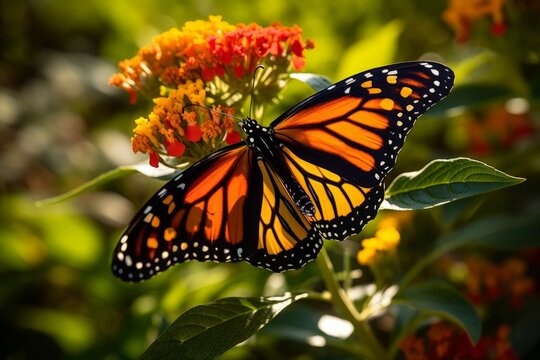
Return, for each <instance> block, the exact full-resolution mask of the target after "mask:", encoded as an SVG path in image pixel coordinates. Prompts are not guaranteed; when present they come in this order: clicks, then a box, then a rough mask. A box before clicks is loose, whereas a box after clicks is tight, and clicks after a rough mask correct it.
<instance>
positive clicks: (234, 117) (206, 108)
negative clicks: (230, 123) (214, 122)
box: [182, 104, 242, 121]
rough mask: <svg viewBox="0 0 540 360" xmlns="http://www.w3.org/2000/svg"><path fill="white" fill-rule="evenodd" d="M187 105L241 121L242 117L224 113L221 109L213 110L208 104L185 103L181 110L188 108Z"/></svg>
mask: <svg viewBox="0 0 540 360" xmlns="http://www.w3.org/2000/svg"><path fill="white" fill-rule="evenodd" d="M189 107H198V108H203V109H205V110H208V112H211V113H216V114H220V115H223V116H228V117H231V118H233V119H235V120H237V121H242V119H241V118H239V117H236V116H234V115H231V114H227V113H224V112H222V111H217V110H214V109H212V108H209V107H208V106H204V105H200V104H187V105H185V106H184V107H183V108H182V112H184V110H185V109H186V108H189Z"/></svg>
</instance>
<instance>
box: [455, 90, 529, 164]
mask: <svg viewBox="0 0 540 360" xmlns="http://www.w3.org/2000/svg"><path fill="white" fill-rule="evenodd" d="M512 101H524V100H521V99H513V100H512ZM510 110H511V109H510ZM464 127H465V133H466V135H467V137H468V141H469V151H471V152H472V153H474V154H475V155H489V154H491V153H493V152H495V151H496V150H500V149H503V150H505V149H509V148H511V147H512V146H514V145H515V144H517V143H518V142H519V141H521V140H522V139H525V138H527V137H530V136H531V135H533V134H534V133H535V132H536V129H535V127H534V124H533V121H532V119H531V117H530V115H529V114H528V113H527V112H511V111H509V110H508V109H507V107H505V106H497V107H493V108H491V109H489V110H488V111H486V112H485V113H482V114H476V115H475V116H469V117H467V118H465V119H464Z"/></svg>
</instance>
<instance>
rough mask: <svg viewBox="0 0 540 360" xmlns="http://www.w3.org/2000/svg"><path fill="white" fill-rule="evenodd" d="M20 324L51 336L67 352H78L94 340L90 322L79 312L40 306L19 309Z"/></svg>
mask: <svg viewBox="0 0 540 360" xmlns="http://www.w3.org/2000/svg"><path fill="white" fill-rule="evenodd" d="M21 310H23V311H20V314H19V316H18V320H17V321H18V322H19V325H20V326H23V327H25V328H27V329H33V330H36V331H40V332H43V333H45V334H48V335H50V336H51V337H53V338H54V339H55V340H56V341H57V342H58V343H59V344H60V346H61V347H62V348H63V349H64V351H67V352H80V351H82V350H84V349H87V348H89V347H90V346H91V344H92V343H93V342H94V341H95V338H96V331H95V328H94V326H93V324H92V322H91V321H90V320H89V319H88V318H85V317H83V316H81V315H79V314H75V313H68V312H65V311H59V310H45V309H40V308H24V309H21Z"/></svg>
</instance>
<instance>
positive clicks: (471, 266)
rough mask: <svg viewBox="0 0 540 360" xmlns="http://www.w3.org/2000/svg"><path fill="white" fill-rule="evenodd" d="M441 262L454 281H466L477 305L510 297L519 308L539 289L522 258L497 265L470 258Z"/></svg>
mask: <svg viewBox="0 0 540 360" xmlns="http://www.w3.org/2000/svg"><path fill="white" fill-rule="evenodd" d="M441 265H442V266H443V268H446V272H447V273H449V274H450V276H451V277H452V278H453V280H454V281H457V282H461V283H463V287H464V289H465V293H466V294H467V297H468V298H469V299H470V300H471V301H472V302H473V303H475V304H476V305H481V304H485V303H489V302H492V301H496V300H507V301H508V302H509V303H510V305H511V306H512V307H513V308H519V307H520V306H521V304H522V303H523V299H524V298H525V297H526V296H528V295H531V294H532V293H533V292H534V291H535V288H536V283H535V280H534V278H532V277H531V276H529V275H528V274H527V265H526V262H525V261H523V260H521V259H518V258H509V259H507V260H505V261H504V262H502V263H501V264H494V263H492V262H490V261H488V260H486V259H483V258H479V257H468V258H465V259H464V260H463V261H462V262H461V261H460V262H455V261H452V260H447V261H445V262H443V263H442V264H441ZM452 275H453V276H452Z"/></svg>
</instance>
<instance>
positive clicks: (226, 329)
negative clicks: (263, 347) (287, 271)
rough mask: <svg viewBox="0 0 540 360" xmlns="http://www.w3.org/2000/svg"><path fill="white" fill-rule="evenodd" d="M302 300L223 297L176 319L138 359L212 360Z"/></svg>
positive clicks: (292, 297)
mask: <svg viewBox="0 0 540 360" xmlns="http://www.w3.org/2000/svg"><path fill="white" fill-rule="evenodd" d="M305 297H307V294H299V295H286V296H283V297H269V298H226V299H221V300H217V301H215V302H212V303H209V304H205V305H200V306H196V307H194V308H192V309H190V310H188V311H186V312H185V313H184V314H182V315H181V316H180V317H179V318H178V319H176V320H175V321H174V322H173V323H172V324H171V325H170V326H169V327H168V328H167V329H166V330H165V331H164V332H163V334H161V336H160V337H159V338H158V339H157V340H156V341H154V343H152V345H150V347H149V348H148V349H147V350H146V351H145V352H144V354H143V355H142V357H141V358H142V359H145V360H147V359H192V360H196V359H214V358H216V357H217V356H219V355H221V354H223V353H224V352H225V351H227V350H228V349H230V348H232V347H233V346H235V345H236V344H238V343H240V342H242V341H244V340H246V339H247V338H249V337H250V336H251V335H253V334H255V333H256V332H257V331H258V330H259V329H261V328H262V327H264V326H265V325H266V324H268V322H269V321H270V320H272V319H273V318H274V317H275V316H276V315H277V314H279V313H280V312H281V311H282V310H283V309H285V308H286V307H287V306H289V305H290V304H292V303H293V302H295V301H297V300H299V299H302V298H305Z"/></svg>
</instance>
